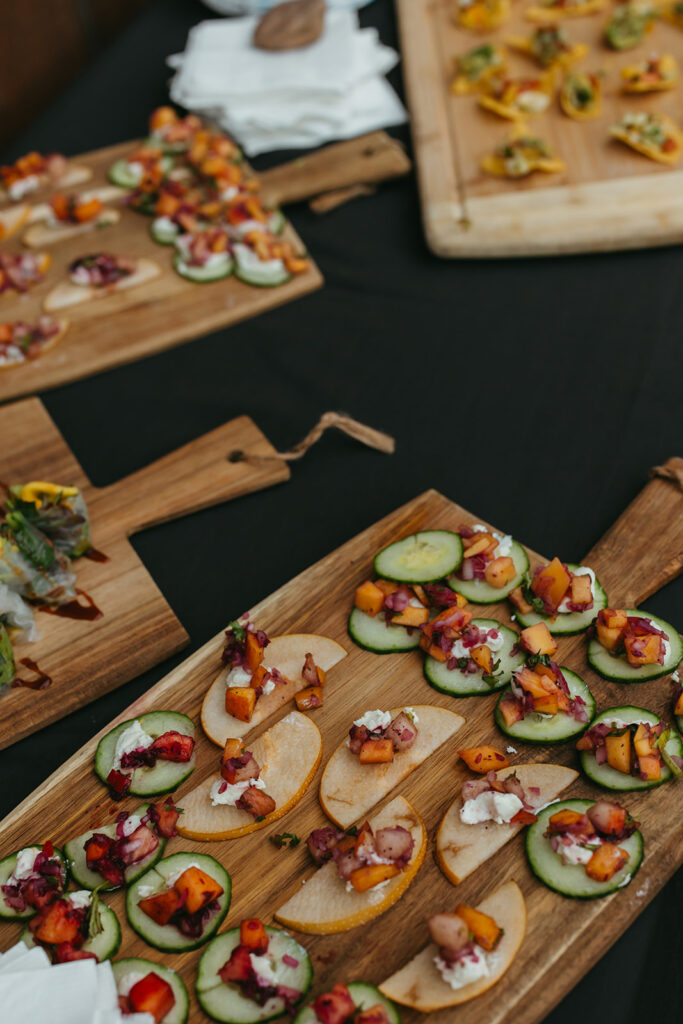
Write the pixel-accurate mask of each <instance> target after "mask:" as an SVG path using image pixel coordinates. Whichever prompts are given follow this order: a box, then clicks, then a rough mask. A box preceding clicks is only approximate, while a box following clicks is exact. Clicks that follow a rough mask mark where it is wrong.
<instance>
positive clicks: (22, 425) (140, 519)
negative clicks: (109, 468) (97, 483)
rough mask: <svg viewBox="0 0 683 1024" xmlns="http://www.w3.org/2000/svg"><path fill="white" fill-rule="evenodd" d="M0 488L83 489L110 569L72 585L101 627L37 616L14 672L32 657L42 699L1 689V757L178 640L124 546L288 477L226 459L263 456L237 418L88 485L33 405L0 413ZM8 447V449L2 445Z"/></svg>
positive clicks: (258, 440)
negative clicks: (44, 682) (86, 598)
mask: <svg viewBox="0 0 683 1024" xmlns="http://www.w3.org/2000/svg"><path fill="white" fill-rule="evenodd" d="M0 437H1V438H3V444H2V451H0V481H3V482H4V483H8V484H11V483H24V482H27V481H29V480H55V481H57V482H58V483H64V484H75V485H76V486H77V487H80V488H81V490H82V491H83V495H84V497H85V500H86V503H87V505H88V509H89V511H90V516H91V521H92V538H93V544H94V545H95V547H96V548H97V549H98V550H100V551H102V552H103V553H104V554H105V555H107V557H108V559H109V561H107V562H95V561H90V560H89V559H87V558H80V559H78V561H77V562H76V563H75V568H76V572H77V576H78V579H77V584H76V585H77V586H78V587H79V588H81V589H82V590H84V591H86V593H88V594H89V595H90V596H91V597H92V599H93V601H94V602H95V604H96V605H97V607H98V608H99V609H100V610H101V611H102V613H103V615H102V618H100V619H97V620H96V621H93V622H84V621H78V620H74V619H68V618H60V617H57V616H55V615H47V614H45V613H42V612H40V611H36V624H37V626H38V629H39V630H40V634H41V635H40V639H39V640H38V641H37V642H36V643H32V644H22V645H17V647H16V648H15V655H16V657H17V669H18V673H19V675H20V676H24V677H27V678H30V675H31V674H30V673H29V672H27V671H24V670H23V668H22V666H21V665H20V664H19V659H20V658H22V657H31V658H33V659H34V660H35V661H37V662H38V664H39V665H40V668H41V669H42V670H43V671H44V672H45V673H47V675H49V676H50V677H51V679H52V684H51V685H50V686H49V687H48V688H47V689H45V690H30V689H24V688H20V689H12V690H10V691H8V692H6V693H4V694H3V695H2V698H0V749H2V748H4V747H7V746H10V745H11V744H12V743H16V742H17V740H20V739H22V738H23V737H24V736H28V735H29V734H30V733H33V732H36V731H37V730H38V729H42V728H43V726H45V725H48V724H49V723H50V722H54V721H56V720H57V719H58V718H62V717H63V716H64V715H67V714H68V713H69V712H70V711H74V710H75V709H76V708H79V707H82V706H83V705H84V704H87V703H89V702H90V701H92V700H95V699H96V698H97V697H100V696H101V695H102V694H103V693H108V692H109V690H113V689H115V687H117V686H121V685H122V684H123V683H126V682H128V680H129V679H133V678H134V677H135V676H137V675H140V673H141V672H144V671H145V670H146V669H148V668H151V667H152V666H153V665H156V664H158V663H159V662H160V661H163V659H164V658H167V657H169V655H171V654H175V652H176V651H179V650H181V648H183V647H184V646H185V645H186V644H187V643H188V641H189V637H188V635H187V633H186V632H185V630H184V629H183V627H182V625H181V624H180V622H179V621H178V619H177V618H176V616H175V615H174V613H173V611H172V609H171V608H170V606H169V605H168V603H167V602H166V600H165V598H164V596H163V594H162V593H161V591H160V590H159V588H158V587H157V585H156V584H155V582H154V580H153V579H152V577H151V576H150V575H149V573H148V571H147V569H146V568H145V566H144V565H143V564H142V562H141V560H140V559H139V557H138V556H137V554H136V553H135V551H134V549H133V546H132V545H131V544H130V542H129V540H128V538H129V537H130V535H131V534H133V533H137V532H139V531H140V530H143V529H145V528H146V527H148V526H154V525H156V524H157V523H163V522H166V521H167V520H169V519H175V518H177V517H178V516H183V515H187V514H188V513H190V512H196V511H198V510H199V509H201V508H206V507H208V506H210V505H217V504H219V503H220V502H223V501H228V500H229V499H230V498H237V497H239V496H240V495H242V494H247V493H249V492H250V491H256V490H259V489H261V488H263V487H268V486H270V485H271V484H275V483H278V482H279V481H281V480H287V479H288V478H289V476H290V471H289V467H288V466H287V465H286V464H285V463H283V462H279V461H273V462H263V463H258V464H256V465H253V464H250V463H247V462H229V461H228V458H227V456H228V454H229V453H230V452H231V451H233V450H235V449H242V450H244V451H245V452H258V453H260V454H270V453H272V452H273V451H274V449H273V447H272V445H271V444H270V443H269V441H268V440H267V438H266V437H264V435H263V434H262V433H261V431H260V430H259V429H258V427H257V426H256V424H255V423H253V422H252V420H251V419H249V417H248V416H240V417H239V418H237V419H234V420H231V421H230V422H229V423H225V424H224V425H223V426H222V427H218V428H217V429H216V430H212V431H211V432H210V433H209V434H205V435H204V436H203V437H199V438H197V440H195V441H191V442H190V443H189V444H187V445H185V446H184V447H182V448H179V449H178V450H177V451H175V452H172V453H171V454H170V455H166V456H164V457H163V458H161V459H159V460H158V461H157V462H153V463H152V464H151V465H149V466H146V467H145V468H144V469H140V470H138V471H137V472H136V473H133V474H132V475H131V476H128V477H126V478H125V479H123V480H119V481H118V482H117V483H115V484H111V485H110V486H109V487H93V486H92V484H91V483H90V481H89V480H88V478H87V477H86V475H85V473H84V472H83V470H82V469H81V467H80V466H79V464H78V462H77V461H76V459H75V458H74V456H73V454H72V453H71V451H70V449H69V447H68V445H67V444H66V442H65V440H64V438H63V437H62V435H61V434H60V433H59V430H58V429H57V427H56V426H55V424H54V423H53V422H52V420H51V419H50V417H49V415H48V413H47V411H46V410H45V407H44V406H43V404H42V402H40V400H39V399H37V398H30V399H26V400H24V401H22V402H16V403H14V404H13V405H7V406H5V407H4V408H2V409H0ZM4 442H7V443H4Z"/></svg>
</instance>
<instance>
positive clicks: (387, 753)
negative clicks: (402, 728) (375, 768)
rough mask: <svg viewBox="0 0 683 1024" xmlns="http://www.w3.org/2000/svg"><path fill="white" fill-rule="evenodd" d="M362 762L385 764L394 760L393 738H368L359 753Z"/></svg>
mask: <svg viewBox="0 0 683 1024" xmlns="http://www.w3.org/2000/svg"><path fill="white" fill-rule="evenodd" d="M358 758H359V760H360V763H361V764H385V763H387V762H388V761H393V760H394V744H393V743H392V742H391V740H383V739H377V740H374V739H371V740H366V741H365V743H363V745H362V746H361V748H360V753H359V755H358Z"/></svg>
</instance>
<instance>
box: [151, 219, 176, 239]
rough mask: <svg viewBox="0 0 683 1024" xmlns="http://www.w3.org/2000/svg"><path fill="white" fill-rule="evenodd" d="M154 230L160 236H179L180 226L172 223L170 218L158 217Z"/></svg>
mask: <svg viewBox="0 0 683 1024" xmlns="http://www.w3.org/2000/svg"><path fill="white" fill-rule="evenodd" d="M154 229H155V231H158V232H159V234H160V235H177V234H178V225H177V224H176V223H175V221H172V220H171V218H170V217H156V218H155V220H154Z"/></svg>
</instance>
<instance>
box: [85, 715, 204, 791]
mask: <svg viewBox="0 0 683 1024" xmlns="http://www.w3.org/2000/svg"><path fill="white" fill-rule="evenodd" d="M135 721H138V722H139V723H140V725H141V727H142V728H143V729H144V730H145V732H146V733H147V734H148V735H149V736H152V738H153V739H156V738H157V736H161V735H162V734H163V733H165V732H180V733H183V735H184V736H194V734H195V729H194V722H193V721H192V719H191V718H188V717H187V715H181V714H178V712H176V711H149V712H148V713H147V714H146V715H140V716H139V717H138V718H137V719H135V718H129V719H128V720H127V721H126V722H121V724H120V725H117V726H116V728H115V729H112V731H111V732H108V733H107V735H106V736H103V737H102V739H101V740H100V742H99V743H98V744H97V750H96V751H95V774H96V775H97V777H98V778H99V779H101V780H102V782H104V784H105V785H106V784H107V776H108V775H109V772H110V771H111V769H112V768H113V766H114V752H115V750H116V741H117V740H118V738H119V736H120V735H121V733H122V732H125V730H126V729H127V728H128V726H129V725H132V723H133V722H135ZM195 756H196V755H195V753H194V751H193V753H192V757H191V758H190V760H189V761H186V762H185V763H183V764H179V763H176V762H174V761H157V763H156V764H155V766H154V767H153V768H136V769H135V771H134V772H133V775H132V779H131V784H130V789H129V790H128V792H129V793H130V795H131V796H156V795H157V794H159V793H170V792H172V790H174V789H177V788H178V786H179V785H180V784H181V782H184V781H185V779H186V778H188V776H189V775H191V774H192V772H193V771H194V766H195Z"/></svg>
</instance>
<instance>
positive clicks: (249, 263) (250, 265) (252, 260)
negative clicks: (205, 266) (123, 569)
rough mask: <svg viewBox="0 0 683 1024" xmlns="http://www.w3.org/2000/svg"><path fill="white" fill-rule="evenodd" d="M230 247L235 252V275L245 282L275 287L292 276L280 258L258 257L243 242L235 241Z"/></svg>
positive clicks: (257, 286)
mask: <svg viewBox="0 0 683 1024" xmlns="http://www.w3.org/2000/svg"><path fill="white" fill-rule="evenodd" d="M232 249H233V252H234V254H235V277H238V278H239V279H240V281H244V283H245V284H251V285H254V286H255V287H256V288H275V287H276V286H277V285H280V284H285V283H286V282H287V281H289V279H290V278H291V276H292V275H291V274H290V272H289V271H288V270H287V268H286V267H285V265H284V263H283V262H282V260H280V259H274V260H262V259H259V257H258V256H257V255H256V253H255V252H254V250H253V249H252V248H251V247H250V246H248V245H244V243H243V242H235V244H234V245H233V247H232Z"/></svg>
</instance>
